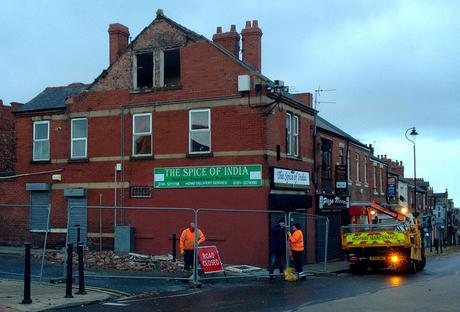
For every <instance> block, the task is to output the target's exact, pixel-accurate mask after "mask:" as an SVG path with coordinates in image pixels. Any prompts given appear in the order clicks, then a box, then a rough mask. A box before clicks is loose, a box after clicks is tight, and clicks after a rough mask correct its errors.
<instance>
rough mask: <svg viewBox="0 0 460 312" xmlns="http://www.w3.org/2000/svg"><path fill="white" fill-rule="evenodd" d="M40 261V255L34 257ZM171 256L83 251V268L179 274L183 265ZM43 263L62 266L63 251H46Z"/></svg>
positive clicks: (74, 259) (74, 260) (75, 262)
mask: <svg viewBox="0 0 460 312" xmlns="http://www.w3.org/2000/svg"><path fill="white" fill-rule="evenodd" d="M34 257H35V258H36V260H41V255H35V256H34ZM172 260H173V257H172V256H171V255H165V256H148V255H141V254H137V253H129V254H124V255H121V254H116V253H115V252H113V251H111V250H108V251H94V252H91V251H85V260H84V262H85V268H86V269H96V270H117V271H137V272H169V273H173V272H181V271H182V268H183V263H182V262H181V261H176V262H173V261H172ZM45 261H46V262H47V263H50V264H64V261H65V256H64V250H52V251H47V253H46V254H45ZM73 263H74V264H77V255H76V253H75V252H74V256H73Z"/></svg>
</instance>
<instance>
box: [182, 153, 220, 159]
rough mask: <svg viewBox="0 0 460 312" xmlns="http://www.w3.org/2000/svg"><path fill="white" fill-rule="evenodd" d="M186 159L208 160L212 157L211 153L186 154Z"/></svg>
mask: <svg viewBox="0 0 460 312" xmlns="http://www.w3.org/2000/svg"><path fill="white" fill-rule="evenodd" d="M186 157H187V158H208V157H214V154H213V152H209V153H187V155H186Z"/></svg>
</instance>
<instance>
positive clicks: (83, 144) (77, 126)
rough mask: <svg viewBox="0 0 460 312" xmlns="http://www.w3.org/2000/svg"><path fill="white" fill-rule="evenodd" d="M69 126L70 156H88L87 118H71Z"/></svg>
mask: <svg viewBox="0 0 460 312" xmlns="http://www.w3.org/2000/svg"><path fill="white" fill-rule="evenodd" d="M70 128H71V130H70V132H71V144H70V157H71V158H86V157H87V156H88V119H86V118H76V119H72V121H71V127H70Z"/></svg>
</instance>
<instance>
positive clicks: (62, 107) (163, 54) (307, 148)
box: [0, 10, 315, 264]
mask: <svg viewBox="0 0 460 312" xmlns="http://www.w3.org/2000/svg"><path fill="white" fill-rule="evenodd" d="M109 36H110V54H109V55H110V65H109V67H108V68H107V69H106V70H104V71H103V72H102V73H101V75H99V77H97V78H96V79H95V80H94V82H93V83H91V84H89V85H84V84H71V85H68V86H65V87H51V88H47V89H45V90H44V91H43V92H42V93H40V94H39V95H37V97H35V98H34V99H32V100H31V101H30V102H28V103H26V104H25V105H24V107H22V108H21V109H19V110H18V111H17V112H16V122H17V145H16V154H17V155H18V159H17V163H16V173H17V174H25V173H27V174H28V176H25V177H18V178H16V179H15V180H14V181H10V182H8V183H6V182H5V183H2V184H1V186H0V189H3V190H0V192H2V191H3V192H5V189H6V188H7V189H9V190H13V189H14V196H13V194H10V195H11V196H9V197H7V201H9V202H10V203H14V202H17V201H21V200H24V198H27V199H28V201H29V200H30V202H31V203H32V204H35V205H37V204H39V205H44V206H46V205H47V204H50V205H51V212H50V213H51V219H50V220H51V223H50V228H51V234H50V240H51V242H54V243H61V244H62V243H63V242H64V240H65V233H66V227H67V223H68V222H69V225H70V227H72V229H73V226H74V225H75V224H79V225H80V226H81V227H82V229H83V232H82V233H83V236H84V239H86V238H88V240H89V241H90V242H91V243H93V244H97V243H98V242H99V239H100V238H103V242H104V246H110V245H112V244H113V238H114V224H116V225H123V226H131V227H132V228H133V229H134V246H135V251H136V252H140V253H152V254H159V253H167V252H170V251H171V247H170V246H171V237H172V234H179V233H180V230H181V229H182V228H183V227H185V226H186V225H187V223H188V222H189V221H191V220H192V217H193V215H192V214H190V213H189V212H179V211H176V212H174V213H173V212H164V213H162V214H160V213H158V212H153V211H143V210H132V209H128V208H123V207H132V206H136V207H175V208H187V207H190V208H195V209H196V208H214V209H224V208H227V209H239V210H243V209H251V210H260V211H266V210H284V211H292V210H294V209H306V211H307V212H309V213H313V212H314V211H313V208H312V194H313V188H312V187H311V186H310V185H311V183H310V173H311V172H312V170H313V144H312V141H311V138H312V129H313V120H314V115H315V111H314V110H313V109H312V108H311V103H308V102H307V103H306V102H305V101H302V99H301V98H302V95H300V96H299V97H295V96H293V95H292V94H289V93H288V92H287V90H286V88H284V87H283V85H282V82H279V81H272V80H270V79H268V78H267V77H265V76H263V75H262V74H261V58H262V51H261V40H262V31H261V29H260V28H259V26H258V23H257V21H253V22H252V23H251V22H249V21H248V22H246V26H245V28H244V29H243V30H242V31H241V34H238V32H237V31H236V27H235V26H232V27H231V29H230V31H229V32H222V29H221V28H220V27H218V28H217V32H216V34H215V35H214V36H213V41H210V40H208V39H206V38H204V37H203V36H201V35H199V34H196V33H195V32H193V31H191V30H189V29H187V28H185V27H183V26H181V25H179V24H177V23H176V22H174V21H173V20H171V19H169V18H168V17H166V16H165V15H164V14H163V13H162V11H161V10H159V11H158V13H157V17H156V19H155V20H154V21H153V22H152V23H151V24H150V25H149V26H148V27H146V28H145V29H144V30H143V31H142V32H141V33H140V34H139V35H138V36H137V37H136V38H135V39H134V40H133V41H132V42H130V43H129V42H128V38H129V30H128V28H127V27H125V26H123V25H120V24H111V25H110V27H109ZM240 36H241V37H242V39H243V40H242V42H243V46H242V59H240V58H239V46H240ZM310 98H311V97H310ZM6 184H9V186H6ZM12 185H14V187H12ZM5 198H6V197H5ZM99 205H104V206H113V207H117V208H118V210H115V208H113V209H112V208H111V209H98V208H97V207H98V206H99ZM69 207H74V208H72V209H69ZM69 211H70V213H69ZM115 211H117V212H116V214H115ZM46 215H47V210H46V209H41V210H40V209H38V210H37V209H35V210H34V211H30V213H29V215H28V216H25V218H28V220H30V221H29V223H28V224H27V226H26V225H24V226H25V228H24V229H21V230H22V231H25V232H38V233H40V232H43V231H44V224H45V221H44V220H46ZM278 217H279V216H277V215H273V216H272V217H271V218H269V215H268V214H250V213H246V214H245V213H240V214H234V213H218V212H202V215H201V218H200V220H201V223H200V228H202V229H203V231H204V232H205V235H206V236H207V238H208V243H210V244H216V245H218V247H219V249H220V251H221V255H222V256H223V261H224V262H227V263H232V262H240V263H241V262H242V261H244V262H246V263H258V264H264V263H265V264H266V260H267V255H268V237H269V225H270V222H272V223H274V222H276V220H277V219H278ZM2 230H3V229H2ZM69 234H71V236H70V237H72V235H75V233H74V232H72V233H69ZM2 235H3V233H2ZM73 237H74V236H73ZM71 239H72V238H71ZM308 244H314V238H313V237H310V238H309V243H308ZM255 249H257V250H258V252H253V251H254V250H255ZM313 256H314V255H313Z"/></svg>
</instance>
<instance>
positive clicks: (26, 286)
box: [22, 243, 32, 304]
mask: <svg viewBox="0 0 460 312" xmlns="http://www.w3.org/2000/svg"><path fill="white" fill-rule="evenodd" d="M30 246H31V244H30V243H24V247H25V248H26V250H25V254H24V298H23V299H22V304H31V303H32V299H31V298H30V280H31V274H30Z"/></svg>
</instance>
